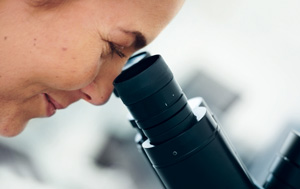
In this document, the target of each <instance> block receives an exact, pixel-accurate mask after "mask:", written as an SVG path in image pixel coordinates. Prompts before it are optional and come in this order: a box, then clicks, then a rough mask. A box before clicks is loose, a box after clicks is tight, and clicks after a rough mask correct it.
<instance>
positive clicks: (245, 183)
mask: <svg viewBox="0 0 300 189" xmlns="http://www.w3.org/2000/svg"><path fill="white" fill-rule="evenodd" d="M114 86H115V89H116V91H117V93H118V94H119V96H120V98H121V99H122V101H123V103H124V104H125V105H126V106H127V108H128V109H129V111H130V113H131V114H132V116H133V118H134V119H135V121H136V123H137V125H138V127H139V128H140V129H141V130H142V132H143V133H144V134H145V136H146V137H147V138H148V139H147V140H146V141H144V142H143V144H142V147H143V149H144V151H145V153H146V154H147V156H148V159H149V160H150V162H151V164H152V166H153V167H154V169H155V170H156V172H157V173H158V175H159V177H160V178H161V180H162V181H163V183H164V185H165V187H166V188H172V189H174V188H175V189H176V188H178V189H182V188H231V189H232V188H237V189H248V188H249V189H250V188H257V187H256V186H255V184H254V183H253V182H252V180H251V178H250V176H249V175H248V173H247V171H246V169H245V168H244V166H243V165H242V163H241V162H240V161H239V159H238V157H237V155H236V153H235V152H234V151H233V150H232V147H231V146H230V145H229V143H228V142H227V139H226V137H224V134H223V132H222V131H221V129H220V127H219V126H218V124H217V122H216V120H215V119H214V118H213V115H212V114H211V113H210V111H209V110H208V109H207V107H205V106H202V105H201V106H200V107H198V106H197V107H193V108H192V107H191V106H190V105H189V103H188V101H187V99H186V97H185V95H184V93H183V92H182V90H181V88H180V86H179V85H178V84H177V82H176V81H175V79H174V77H173V74H172V72H171V71H170V69H169V68H168V66H167V65H166V63H165V62H164V60H163V59H162V57H161V56H160V55H155V56H151V57H148V58H145V59H143V60H141V61H140V62H139V63H138V64H135V65H133V66H131V67H129V68H128V69H126V70H124V71H123V72H122V73H121V74H120V75H119V76H118V77H117V78H116V79H115V81H114Z"/></svg>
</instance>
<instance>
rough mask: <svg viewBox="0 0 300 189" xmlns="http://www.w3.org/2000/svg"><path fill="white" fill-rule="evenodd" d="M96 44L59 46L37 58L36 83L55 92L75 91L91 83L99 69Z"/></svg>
mask: <svg viewBox="0 0 300 189" xmlns="http://www.w3.org/2000/svg"><path fill="white" fill-rule="evenodd" d="M101 51H102V49H101V48H100V45H99V44H98V43H92V42H89V43H87V44H77V43H70V44H67V45H60V46H58V47H56V48H54V49H53V50H52V52H48V53H47V56H43V57H39V58H37V59H39V60H41V62H42V65H39V66H38V67H37V68H36V70H37V72H38V78H37V82H42V83H43V84H44V85H45V86H46V87H49V88H51V89H55V90H76V89H80V88H82V87H84V86H86V85H88V84H89V83H91V82H92V81H93V80H94V79H95V77H96V76H97V74H98V72H99V69H100V67H101V64H102V63H101V60H100V54H101ZM38 56H39V55H38Z"/></svg>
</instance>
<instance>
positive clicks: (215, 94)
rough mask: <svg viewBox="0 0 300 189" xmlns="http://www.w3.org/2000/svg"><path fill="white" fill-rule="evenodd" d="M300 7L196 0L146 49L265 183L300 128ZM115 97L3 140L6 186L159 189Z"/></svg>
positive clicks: (261, 0)
mask: <svg viewBox="0 0 300 189" xmlns="http://www.w3.org/2000/svg"><path fill="white" fill-rule="evenodd" d="M299 9H300V1H298V0H285V1H282V0H252V1H246V0H227V1H223V0H206V1H203V0H202V1H201V0H197V1H196V0H187V1H186V3H185V5H184V7H183V8H182V10H181V12H180V13H179V14H178V16H177V17H176V18H175V19H174V20H173V21H172V23H171V24H170V25H169V26H168V27H167V28H166V29H165V30H164V31H163V32H162V33H161V35H160V36H159V37H158V38H157V39H156V40H155V41H154V42H153V43H152V44H151V45H150V46H149V47H147V48H146V49H145V50H148V51H150V52H151V53H152V54H161V55H162V56H163V57H164V59H165V60H166V62H167V63H168V64H169V67H170V68H171V69H172V71H173V73H174V75H175V78H176V79H177V81H178V82H179V83H180V85H181V86H182V88H183V89H184V90H185V91H186V93H187V96H189V97H193V96H202V97H204V99H206V101H207V103H208V105H209V106H210V107H211V109H212V111H213V112H214V113H215V114H216V115H217V117H218V119H219V120H220V122H221V124H222V127H223V128H224V130H225V131H226V133H227V135H228V137H229V138H230V139H231V141H232V143H233V145H234V146H235V148H236V150H237V151H238V153H239V155H240V156H241V158H242V160H243V162H244V164H245V165H246V166H247V168H248V169H249V171H250V173H251V175H252V176H253V177H254V178H255V179H256V180H257V181H258V183H262V182H263V181H264V179H265V177H266V175H267V172H268V167H269V166H270V164H271V162H272V160H273V158H274V157H275V155H276V153H277V151H278V149H279V148H280V145H281V143H282V141H283V140H284V138H285V137H286V136H287V133H288V132H289V131H290V130H291V129H296V130H300V116H299V115H300V89H299V84H298V82H299V81H300V64H299V61H300V35H299V34H300V13H299ZM126 114H127V110H126V109H125V107H124V106H123V105H122V103H121V101H120V100H119V99H117V98H116V97H115V96H112V97H111V99H110V101H109V102H108V103H107V104H106V105H105V106H102V107H95V106H91V105H89V104H88V103H85V102H83V101H80V102H78V103H76V104H74V105H71V106H70V107H69V108H68V109H67V110H63V111H58V112H57V113H56V115H55V116H53V117H52V118H50V119H35V120H32V121H31V122H30V123H29V125H28V127H27V129H26V130H25V131H24V132H23V133H22V134H21V135H19V136H17V137H14V138H0V188H6V189H10V188H13V189H18V188H22V189H24V188H25V189H26V188H30V189H35V188H38V189H43V188H49V189H53V188H54V189H99V188H105V189H106V188H107V189H119V188H122V189H135V188H139V189H140V188H143V189H148V188H149V189H152V188H153V189H154V188H160V185H159V182H158V181H157V179H156V178H155V176H154V175H153V173H152V171H151V169H150V168H149V165H148V164H147V163H146V161H145V160H144V159H143V156H142V155H141V154H139V152H138V151H137V150H136V148H135V143H134V135H135V130H134V129H132V128H131V126H130V124H129V123H128V122H127V118H126Z"/></svg>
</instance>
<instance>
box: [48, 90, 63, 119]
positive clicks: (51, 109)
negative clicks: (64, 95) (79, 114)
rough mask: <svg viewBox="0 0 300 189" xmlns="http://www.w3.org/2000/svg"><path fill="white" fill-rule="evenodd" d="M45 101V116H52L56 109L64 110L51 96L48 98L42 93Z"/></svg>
mask: <svg viewBox="0 0 300 189" xmlns="http://www.w3.org/2000/svg"><path fill="white" fill-rule="evenodd" d="M44 96H45V99H46V101H47V103H48V105H47V107H46V110H47V116H48V117H50V116H52V115H53V114H54V113H55V112H56V110H57V109H62V108H64V107H63V106H62V105H61V104H59V103H58V102H57V101H55V100H54V99H53V98H52V97H51V96H49V95H48V94H47V93H44Z"/></svg>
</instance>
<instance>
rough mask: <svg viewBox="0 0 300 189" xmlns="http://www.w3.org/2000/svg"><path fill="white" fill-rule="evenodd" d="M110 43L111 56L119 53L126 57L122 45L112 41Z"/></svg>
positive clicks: (121, 56) (120, 55)
mask: <svg viewBox="0 0 300 189" xmlns="http://www.w3.org/2000/svg"><path fill="white" fill-rule="evenodd" d="M108 44H109V48H110V50H111V53H110V54H111V56H113V55H114V54H117V55H118V56H119V57H120V58H124V57H126V56H125V54H124V53H123V52H122V49H123V48H122V47H120V46H118V45H116V44H114V43H112V42H108Z"/></svg>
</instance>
